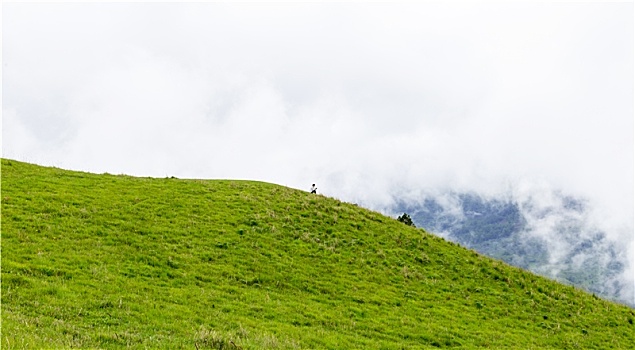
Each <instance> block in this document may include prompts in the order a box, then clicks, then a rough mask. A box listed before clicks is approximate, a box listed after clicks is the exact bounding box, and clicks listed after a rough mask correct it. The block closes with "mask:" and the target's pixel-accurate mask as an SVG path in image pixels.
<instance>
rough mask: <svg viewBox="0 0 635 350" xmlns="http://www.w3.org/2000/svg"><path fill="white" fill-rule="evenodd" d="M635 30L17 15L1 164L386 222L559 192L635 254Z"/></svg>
mask: <svg viewBox="0 0 635 350" xmlns="http://www.w3.org/2000/svg"><path fill="white" fill-rule="evenodd" d="M633 22H634V21H633V4H632V2H631V3H626V2H622V3H620V2H618V3H590V2H582V3H568V2H562V3H555V2H541V3H516V2H512V3H490V4H470V3H449V4H435V3H424V4H403V3H402V4H398V5H396V4H370V3H348V4H346V3H337V4H335V3H322V4H315V3H312V4H290V3H277V4H268V3H246V4H229V3H90V4H82V3H57V4H52V3H31V4H18V3H5V4H3V8H2V98H3V101H2V156H3V157H6V158H12V159H18V160H23V161H28V162H32V163H37V164H42V165H54V166H58V167H62V168H66V169H77V170H85V171H90V172H97V173H102V172H108V173H113V174H121V173H125V174H131V175H139V176H156V177H165V176H177V177H183V178H186V177H187V178H236V179H255V180H262V181H267V182H274V183H278V184H282V185H286V186H291V187H295V188H300V189H305V190H308V188H309V186H310V185H311V184H312V183H316V184H317V185H318V188H319V191H320V192H322V193H324V194H326V195H329V196H334V197H337V198H340V199H343V200H347V201H354V202H360V203H366V204H368V205H369V206H371V207H373V206H374V207H381V206H382V205H387V204H389V202H390V201H391V199H392V196H393V195H394V194H395V193H399V194H401V195H404V196H416V194H417V193H420V192H421V191H430V190H441V189H454V190H472V191H477V192H479V193H484V194H497V193H503V192H511V193H514V194H515V195H517V196H523V195H526V194H527V193H531V194H532V195H534V197H536V196H539V194H540V193H542V192H541V191H543V192H544V190H545V189H547V190H548V191H552V190H556V191H563V192H564V193H568V194H571V195H575V196H581V197H584V198H586V199H588V200H589V203H591V204H592V205H593V207H594V208H597V209H598V210H597V211H596V215H598V217H601V218H602V220H604V221H606V222H607V223H610V225H612V226H611V227H618V228H619V229H618V231H619V232H621V233H619V234H616V237H618V238H620V239H624V240H627V241H629V242H630V243H629V244H631V245H632V241H633V238H632V234H633V211H634V208H633V192H634V188H633V163H634V161H633V159H634V155H633V129H634V125H633V106H634V101H633V94H634V91H633V86H634V72H633V59H634V57H633V46H634V45H633V43H634V38H633ZM536 193H537V194H536ZM630 254H631V256H632V249H631V252H630ZM631 261H632V257H631ZM631 265H632V264H631ZM631 271H632V268H631Z"/></svg>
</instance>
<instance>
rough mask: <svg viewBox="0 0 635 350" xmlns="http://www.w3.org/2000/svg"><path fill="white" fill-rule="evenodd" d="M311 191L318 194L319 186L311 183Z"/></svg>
mask: <svg viewBox="0 0 635 350" xmlns="http://www.w3.org/2000/svg"><path fill="white" fill-rule="evenodd" d="M311 193H315V194H317V187H315V184H313V185H311Z"/></svg>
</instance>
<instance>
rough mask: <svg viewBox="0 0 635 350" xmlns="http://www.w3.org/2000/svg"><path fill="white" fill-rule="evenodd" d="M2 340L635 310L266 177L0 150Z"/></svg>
mask: <svg viewBox="0 0 635 350" xmlns="http://www.w3.org/2000/svg"><path fill="white" fill-rule="evenodd" d="M1 244H2V286H1V291H2V336H1V340H0V341H1V342H2V346H3V348H11V349H13V348H71V347H81V348H121V347H127V348H133V349H137V348H138V349H141V348H166V349H168V348H170V349H173V348H189V349H351V348H364V349H380V348H381V349H420V348H438V347H442V348H443V347H461V348H506V349H549V348H552V349H565V348H583V349H605V348H621V349H626V348H630V347H631V346H632V344H635V325H633V323H634V321H635V312H634V311H633V310H631V309H629V308H627V307H625V306H622V305H619V304H615V303H612V302H609V301H605V300H602V299H598V298H597V297H594V296H592V295H590V294H587V293H585V292H582V291H580V290H578V289H575V288H573V287H570V286H564V285H561V284H558V283H555V282H553V281H550V280H547V279H545V278H542V277H538V276H536V275H533V274H531V273H528V272H525V271H523V270H520V269H518V268H514V267H510V266H508V265H506V264H504V263H502V262H500V261H496V260H492V259H490V258H486V257H484V256H482V255H479V254H477V253H476V252H474V251H470V250H467V249H465V248H462V247H460V246H457V245H456V244H454V243H451V242H448V241H445V240H443V239H441V238H439V237H436V236H434V235H431V234H428V233H426V232H425V231H423V230H421V229H416V228H412V227H409V226H406V225H404V224H402V223H400V222H397V221H396V220H394V219H391V218H389V217H386V216H383V215H381V214H378V213H376V212H372V211H369V210H366V209H363V208H360V207H357V206H355V205H352V204H348V203H342V202H340V201H337V200H334V199H331V198H326V197H323V196H319V195H311V194H309V193H306V192H302V191H298V190H293V189H289V188H285V187H282V186H277V185H273V184H267V183H260V182H250V181H230V180H215V181H205V180H181V179H174V178H169V179H167V178H166V179H151V178H134V177H128V176H112V175H107V174H106V175H95V174H87V173H80V172H71V171H64V170H60V169H55V168H45V167H39V166H34V165H29V164H25V163H22V162H18V161H13V160H2V241H1Z"/></svg>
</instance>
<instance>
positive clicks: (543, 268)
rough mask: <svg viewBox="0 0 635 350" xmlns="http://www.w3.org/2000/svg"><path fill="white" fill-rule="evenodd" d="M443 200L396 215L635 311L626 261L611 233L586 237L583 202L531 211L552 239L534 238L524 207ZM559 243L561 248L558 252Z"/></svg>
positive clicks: (468, 196)
mask: <svg viewBox="0 0 635 350" xmlns="http://www.w3.org/2000/svg"><path fill="white" fill-rule="evenodd" d="M441 198H442V199H443V200H442V201H440V200H438V199H436V198H435V197H433V196H430V197H427V198H425V199H423V200H422V201H421V202H420V203H413V202H403V201H401V202H398V203H397V205H396V206H395V208H394V209H393V211H394V212H395V213H401V212H407V213H410V215H411V216H412V219H413V221H414V222H415V224H416V225H417V226H418V227H424V228H426V229H429V230H431V231H434V232H438V233H439V234H441V235H442V236H443V237H445V238H447V239H449V240H451V241H454V242H457V243H460V244H461V245H465V246H466V247H468V248H471V249H474V250H476V251H478V252H480V253H483V254H486V255H488V256H491V257H494V258H496V259H501V260H503V261H505V262H507V263H509V264H511V265H514V266H518V267H521V268H523V269H528V270H531V271H534V272H536V273H538V274H541V275H544V276H547V277H550V278H555V279H557V280H559V281H562V282H566V283H571V284H573V285H575V286H578V287H581V288H583V289H585V290H587V291H589V292H591V293H596V294H598V295H601V296H603V297H605V298H609V299H613V300H619V301H621V302H623V303H626V304H629V305H631V306H632V307H635V304H634V301H633V296H632V293H623V292H624V290H623V289H624V288H625V287H626V286H625V282H624V281H619V280H617V276H619V275H620V274H621V273H623V271H624V264H625V263H626V260H625V259H626V257H625V256H623V255H620V254H619V253H618V252H619V249H618V247H617V246H616V244H617V243H616V242H611V241H609V240H607V239H606V234H605V233H603V232H601V231H598V230H595V231H593V232H591V234H589V232H585V230H586V231H588V230H589V228H586V227H583V226H584V211H585V206H584V203H583V202H582V201H580V200H577V199H575V198H572V197H567V196H562V195H556V200H557V201H558V202H559V209H558V210H557V211H556V210H553V209H551V208H547V209H545V208H539V209H535V208H529V211H532V209H533V212H530V213H529V215H531V216H533V220H534V221H535V222H536V223H538V224H540V223H541V222H542V221H544V223H545V224H544V227H541V230H547V231H549V232H547V235H548V237H549V239H546V238H545V236H539V235H536V234H534V233H533V232H532V230H533V228H532V227H530V225H529V224H528V222H527V219H526V217H525V212H526V211H528V210H527V208H521V207H520V205H519V203H516V202H513V201H510V200H508V199H496V198H487V199H486V198H482V197H480V196H479V195H477V194H474V193H446V194H444V195H443V196H441ZM524 205H525V206H532V205H533V204H532V203H524ZM536 223H534V225H536ZM550 223H551V225H550V226H549V227H547V226H548V224H550ZM553 242H556V243H559V244H558V246H556V247H552V246H551V245H552V244H553ZM555 253H558V255H557V256H554V255H555ZM631 289H632V288H631ZM625 296H626V297H625Z"/></svg>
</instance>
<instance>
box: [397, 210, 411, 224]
mask: <svg viewBox="0 0 635 350" xmlns="http://www.w3.org/2000/svg"><path fill="white" fill-rule="evenodd" d="M397 221H399V222H403V223H404V224H406V225H408V226H412V227H416V226H415V223H414V222H412V218H410V215H408V214H406V213H403V215H402V216H399V217H397Z"/></svg>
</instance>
